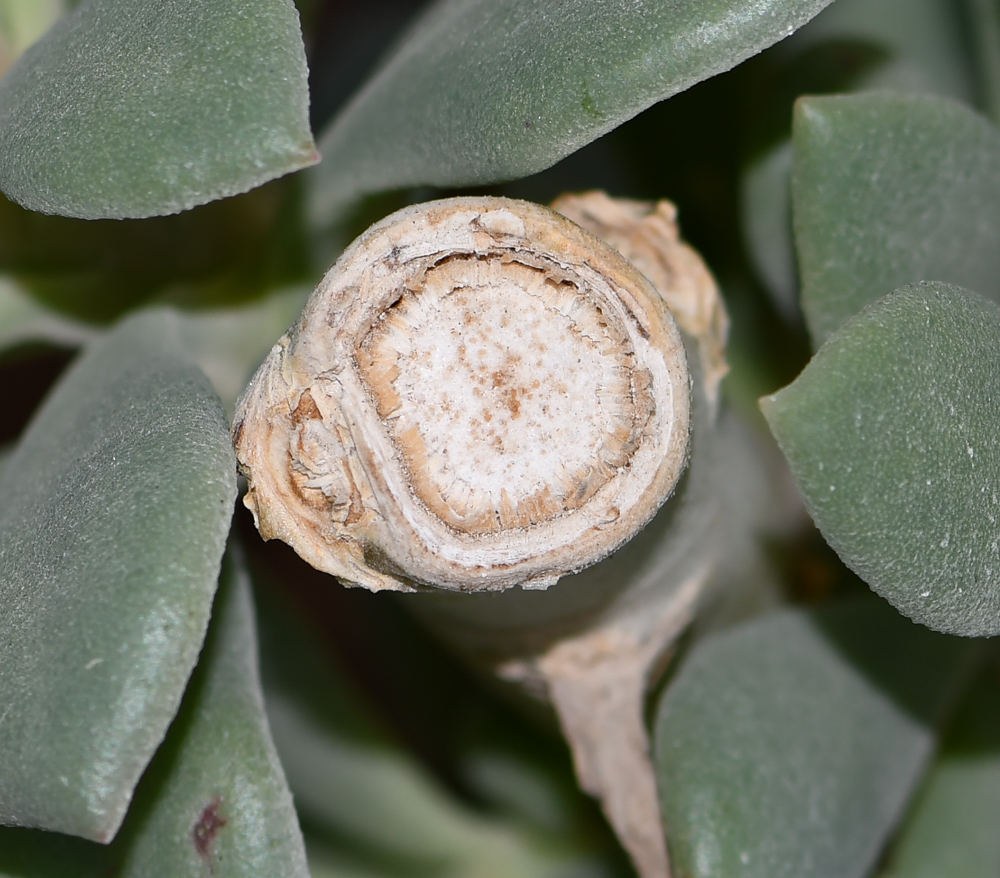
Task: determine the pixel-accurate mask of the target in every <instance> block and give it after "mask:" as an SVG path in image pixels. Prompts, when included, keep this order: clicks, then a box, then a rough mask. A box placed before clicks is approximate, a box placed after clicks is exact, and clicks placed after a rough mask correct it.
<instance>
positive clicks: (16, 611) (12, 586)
mask: <svg viewBox="0 0 1000 878" xmlns="http://www.w3.org/2000/svg"><path fill="white" fill-rule="evenodd" d="M235 495H236V473H235V460H234V456H233V452H232V447H231V445H230V441H229V432H228V428H227V425H226V422H225V418H224V417H223V414H222V409H221V406H220V404H219V400H218V397H217V396H216V395H215V393H214V392H213V391H212V388H211V386H210V385H209V383H208V380H207V379H206V378H205V376H204V375H203V374H202V373H201V372H200V370H198V369H197V367H195V366H194V365H192V364H191V363H190V362H189V361H188V359H187V357H186V356H185V355H184V353H183V350H182V348H181V343H180V340H179V330H178V325H177V320H176V317H175V316H174V315H172V314H169V313H165V312H153V313H146V314H143V315H141V316H138V317H136V318H133V319H131V320H129V321H127V322H126V323H124V324H122V325H121V326H120V327H119V328H118V329H116V330H115V331H114V332H112V333H111V334H109V335H108V336H107V337H106V338H104V339H102V340H100V341H99V342H98V343H96V344H94V345H93V346H92V347H91V348H90V349H89V350H88V351H87V352H86V353H85V354H84V355H83V357H81V359H80V360H79V361H78V362H77V363H76V364H75V365H74V366H73V368H72V369H71V370H70V372H69V373H68V374H67V375H66V376H65V378H64V379H63V380H62V381H61V382H60V383H59V385H58V386H57V387H56V389H55V390H54V392H53V393H52V394H51V395H50V396H49V398H48V399H47V401H46V403H45V405H44V406H43V408H42V410H41V411H40V413H39V414H38V415H37V416H36V417H35V419H34V420H33V422H32V424H31V425H30V426H29V428H28V429H27V431H26V433H25V435H24V436H23V438H22V440H21V442H20V444H19V446H18V448H17V449H16V451H15V452H14V454H13V455H12V456H11V457H10V459H9V460H8V462H7V465H6V466H5V467H4V470H3V477H2V479H0V497H2V498H3V503H2V505H0V705H2V708H0V729H2V733H0V822H3V823H6V824H14V825H23V826H37V827H42V828H46V829H54V830H58V831H61V832H67V833H71V834H75V835H81V836H84V837H86V838H92V839H96V840H101V841H107V840H108V839H110V838H111V837H112V836H113V835H114V833H115V831H116V830H117V828H118V826H119V824H120V822H121V820H122V817H123V815H124V814H125V810H126V808H127V807H128V803H129V800H130V799H131V796H132V790H133V788H134V787H135V784H136V781H137V780H138V779H139V776H140V774H141V773H142V771H143V770H144V769H145V767H146V765H147V763H148V762H149V759H150V757H151V756H152V754H153V751H154V750H155V749H156V747H157V746H158V745H159V743H160V741H161V740H162V739H163V735H164V733H165V732H166V729H167V726H168V724H169V723H170V721H171V719H172V718H173V716H174V713H175V712H176V710H177V705H178V704H179V702H180V699H181V694H182V692H183V690H184V686H185V684H186V682H187V679H188V676H189V675H190V673H191V669H192V667H193V666H194V664H195V661H196V660H197V656H198V650H199V649H200V647H201V643H202V638H203V637H204V633H205V628H206V626H207V624H208V617H209V610H210V606H211V602H212V596H213V594H214V593H215V585H216V580H217V577H218V571H219V563H220V559H221V557H222V552H223V548H224V545H225V540H226V534H227V531H228V529H229V520H230V516H231V514H232V505H233V502H234V499H235Z"/></svg>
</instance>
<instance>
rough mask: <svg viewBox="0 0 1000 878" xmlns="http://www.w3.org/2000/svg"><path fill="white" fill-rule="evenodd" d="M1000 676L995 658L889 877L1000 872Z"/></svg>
mask: <svg viewBox="0 0 1000 878" xmlns="http://www.w3.org/2000/svg"><path fill="white" fill-rule="evenodd" d="M998 813H1000V677H998V674H997V667H996V665H995V664H994V665H992V666H990V667H989V668H988V669H987V671H986V673H984V674H983V676H982V677H981V678H980V679H979V680H978V681H977V682H976V685H975V686H974V687H973V688H972V690H971V692H970V693H969V697H968V698H967V700H966V702H965V703H964V704H963V705H962V709H961V710H960V711H959V714H958V716H957V717H956V720H955V723H954V726H953V727H952V728H951V729H950V730H949V732H948V736H947V738H946V739H945V743H944V746H943V748H942V750H941V753H940V754H939V755H938V758H937V760H936V762H935V764H934V766H933V768H932V769H931V771H930V772H929V773H928V776H927V779H926V782H925V784H924V788H923V790H922V791H921V793H920V795H919V797H918V798H917V801H916V804H915V806H914V808H913V811H912V812H911V814H910V815H909V818H908V819H907V822H906V825H905V826H904V828H903V830H902V832H901V833H900V835H899V837H898V838H897V839H896V842H895V845H894V851H893V855H892V857H891V860H890V862H891V866H890V868H889V870H888V871H887V873H886V878H995V876H996V875H1000V836H998V835H997V831H996V815H997V814H998Z"/></svg>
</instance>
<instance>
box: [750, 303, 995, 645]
mask: <svg viewBox="0 0 1000 878" xmlns="http://www.w3.org/2000/svg"><path fill="white" fill-rule="evenodd" d="M998 350H1000V308H998V307H997V306H996V305H995V304H993V303H992V302H988V301H986V300H984V299H982V298H980V297H979V296H975V295H973V294H970V293H967V292H965V291H963V290H960V289H959V288H957V287H951V286H947V285H945V284H915V285H912V286H909V287H904V288H902V289H900V290H897V291H895V292H894V293H892V294H891V295H889V296H886V297H884V298H883V299H881V300H879V301H878V302H876V303H875V304H874V305H871V306H869V307H868V308H867V309H866V310H865V311H863V312H862V313H861V314H859V315H858V316H857V317H855V318H853V319H852V320H850V321H849V322H848V323H846V324H845V325H844V326H843V327H842V328H841V329H840V330H839V331H838V332H836V333H835V334H834V335H833V336H831V337H830V339H829V341H828V342H827V343H826V344H825V345H824V346H823V347H822V348H821V349H820V351H819V352H818V353H817V354H816V356H815V357H814V358H813V359H812V361H811V362H810V363H809V365H808V366H807V367H806V369H805V371H804V372H803V373H802V374H801V375H800V376H799V377H798V378H797V379H796V380H795V381H794V382H793V383H792V384H790V385H789V386H788V387H786V388H784V389H783V390H781V391H779V392H778V393H777V394H775V395H773V396H770V397H765V398H764V399H763V400H762V401H761V405H762V408H763V410H764V415H765V417H766V418H767V420H768V423H769V424H770V426H771V430H772V431H773V433H774V435H775V437H776V438H777V440H778V444H779V445H780V446H781V449H782V451H783V452H784V453H785V457H786V458H787V459H788V461H789V463H790V464H791V468H792V472H793V473H794V475H795V478H796V480H797V481H798V484H799V488H800V489H801V491H802V493H803V495H804V497H805V501H806V505H807V506H808V508H809V512H810V514H811V515H812V516H813V518H814V519H815V520H816V523H817V524H818V525H819V528H820V530H821V531H822V532H823V536H824V537H825V538H826V540H827V542H829V543H830V545H831V546H833V548H834V549H835V550H836V551H837V553H838V554H839V555H840V557H841V558H842V559H843V560H844V562H845V563H846V564H847V565H848V566H849V567H851V568H852V569H853V570H854V571H855V572H857V573H858V575H859V576H861V577H862V578H863V579H864V580H865V581H866V582H867V583H868V584H869V585H870V586H871V587H872V588H873V589H874V590H875V591H876V592H878V593H879V594H881V595H882V596H883V597H885V598H887V599H888V600H889V601H890V602H891V603H892V604H894V605H895V606H896V607H897V608H898V609H899V610H900V611H901V612H903V613H905V614H906V615H907V616H909V617H910V618H911V619H915V620H916V621H918V622H921V623H923V624H925V625H929V626H930V627H932V628H937V629H940V630H943V631H949V632H952V633H955V634H965V635H974V636H979V635H992V634H996V633H998V632H1000V529H998V519H1000V433H998V431H997V399H998V394H1000V359H998V358H997V351H998Z"/></svg>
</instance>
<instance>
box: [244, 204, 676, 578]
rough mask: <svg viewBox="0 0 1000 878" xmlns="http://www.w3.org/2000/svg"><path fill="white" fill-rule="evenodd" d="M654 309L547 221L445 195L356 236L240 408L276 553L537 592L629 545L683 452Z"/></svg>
mask: <svg viewBox="0 0 1000 878" xmlns="http://www.w3.org/2000/svg"><path fill="white" fill-rule="evenodd" d="M689 410H690V379H689V373H688V368H687V362H686V357H685V352H684V347H683V343H682V341H681V338H680V334H679V331H678V329H677V327H676V324H675V323H674V320H673V318H672V317H671V315H670V312H669V311H668V310H667V308H666V307H665V305H664V302H663V299H662V298H661V297H660V296H659V295H658V294H657V292H656V290H655V289H654V288H653V287H652V286H651V285H650V282H649V281H648V280H647V279H646V277H645V276H644V275H642V273H641V272H639V271H638V270H637V269H636V268H635V267H634V266H632V265H631V264H630V263H629V262H628V261H627V260H625V259H624V258H623V257H622V256H621V254H619V253H618V252H617V251H616V250H614V249H613V248H612V247H610V246H609V245H607V244H606V243H604V242H602V241H600V240H599V239H597V238H596V237H594V236H593V235H591V234H590V233H588V232H586V231H584V230H583V229H581V228H580V227H579V226H578V225H576V224H574V223H572V222H570V221H568V220H567V219H565V218H564V217H563V216H561V215H560V214H558V213H555V212H553V211H551V210H549V209H548V208H545V207H541V206H539V205H535V204H530V203H528V202H523V201H513V200H510V199H499V198H453V199H447V200H444V201H437V202H430V203H428V204H423V205H415V206H413V207H408V208H405V209H403V210H401V211H398V212H397V213H395V214H393V215H392V216H390V217H388V218H386V219H385V220H383V221H381V222H379V223H377V224H376V225H374V226H373V227H372V228H370V229H369V230H368V231H367V232H365V233H364V234H363V235H361V237H360V238H358V239H357V240H356V241H355V242H354V243H353V244H352V245H351V246H350V247H349V248H348V249H347V250H346V251H345V253H344V254H343V256H342V257H341V258H340V259H339V260H338V261H337V264H336V265H335V266H334V267H333V268H332V269H331V270H330V272H329V273H328V274H327V275H326V277H325V278H324V279H323V281H322V282H321V283H320V285H319V286H318V287H317V289H316V291H315V293H314V294H313V296H312V297H311V298H310V300H309V302H308V303H307V305H306V307H305V310H304V311H303V313H302V316H301V317H300V319H299V321H298V322H297V323H296V324H295V325H294V326H293V327H292V328H291V329H290V330H289V332H288V333H287V334H286V335H285V336H283V337H282V338H281V340H280V341H279V342H278V343H277V344H276V345H275V347H274V348H273V349H272V351H271V353H270V355H269V356H268V358H267V360H266V361H265V362H264V364H263V365H262V366H261V368H260V370H259V371H258V372H257V374H256V375H255V376H254V378H253V380H252V382H251V384H250V385H249V387H248V388H247V390H246V392H245V393H244V396H243V397H242V398H241V400H240V403H239V404H238V406H237V413H236V417H235V420H234V427H233V431H234V441H235V444H236V450H237V456H238V457H239V460H240V465H241V470H242V472H243V474H244V475H245V476H246V478H247V482H248V491H247V494H246V496H245V501H244V502H245V503H246V505H247V506H248V507H249V508H250V510H251V511H252V512H253V513H254V517H255V520H256V522H257V526H258V528H259V530H260V532H261V534H262V535H263V536H264V538H265V539H270V538H274V537H277V538H279V539H281V540H283V541H284V542H287V543H289V544H290V545H291V546H292V547H293V548H294V549H295V550H296V551H297V552H298V553H299V555H301V556H302V557H303V558H304V559H305V560H306V561H308V562H309V563H310V564H312V565H313V566H314V567H316V568H318V569H320V570H325V571H326V572H328V573H332V574H333V575H335V576H338V577H340V578H341V579H343V580H344V581H346V582H348V583H353V584H360V585H363V586H365V587H367V588H369V589H372V590H376V591H377V590H381V589H395V590H403V591H412V590H413V589H414V588H415V587H416V586H417V585H426V586H432V587H435V588H445V589H452V590H457V591H480V590H502V589H506V588H510V587H512V586H515V585H520V586H522V587H525V588H545V587H548V586H550V585H551V584H553V583H554V582H556V581H557V580H558V579H559V577H561V576H563V575H565V574H567V573H570V572H573V571H576V570H580V569H582V568H584V567H587V566H589V565H591V564H593V563H595V562H596V561H598V560H600V559H601V558H603V557H605V556H606V555H608V554H610V553H611V552H613V551H614V550H615V549H617V548H618V547H620V546H621V545H622V544H623V543H625V542H626V541H627V540H628V539H630V538H631V537H632V536H634V534H635V533H636V532H638V531H639V530H640V529H641V528H642V527H643V526H644V525H645V524H646V523H647V522H648V521H649V520H650V519H651V518H652V516H653V515H654V514H655V512H656V510H657V509H658V508H659V507H660V506H661V504H662V503H663V502H664V500H666V498H667V497H668V496H669V495H670V493H671V491H672V490H673V488H674V486H675V485H676V483H677V480H678V479H679V477H680V475H681V473H682V472H683V469H684V466H685V463H686V459H687V450H688V432H689Z"/></svg>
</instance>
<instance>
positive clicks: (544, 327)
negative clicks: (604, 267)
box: [357, 256, 652, 533]
mask: <svg viewBox="0 0 1000 878" xmlns="http://www.w3.org/2000/svg"><path fill="white" fill-rule="evenodd" d="M606 310H607V309H602V308H601V307H600V305H599V304H598V299H597V297H596V296H595V295H594V294H593V293H591V292H590V291H587V290H582V289H580V288H579V287H578V286H577V285H576V284H573V283H571V282H569V281H567V280H565V279H564V278H561V277H559V276H557V275H555V274H553V273H552V272H549V271H545V270H543V269H541V268H538V267H533V266H529V265H525V264H522V263H519V262H516V261H508V260H504V259H502V258H501V257H499V256H495V257H488V258H477V257H472V256H455V257H451V258H449V259H446V260H444V261H443V262H441V263H439V264H438V265H436V266H434V267H433V268H431V269H429V270H428V271H427V272H426V273H425V274H424V277H423V281H422V283H421V285H420V289H419V291H417V292H413V291H410V290H407V291H406V292H404V294H403V295H402V297H401V298H400V299H399V300H398V301H397V302H396V303H395V304H394V305H392V306H391V307H390V308H389V309H387V311H386V312H384V314H383V315H382V316H381V317H380V318H379V320H378V321H377V322H376V323H375V325H374V326H373V327H372V329H371V330H370V331H369V333H368V334H367V336H366V337H365V338H364V339H363V340H362V342H361V344H360V346H359V348H358V351H357V360H358V364H359V366H360V369H361V374H362V376H363V378H364V380H365V382H366V384H367V385H368V387H369V389H370V390H371V392H372V395H373V397H374V400H375V403H376V406H377V408H378V412H379V416H380V417H381V418H382V420H383V422H384V423H385V424H386V427H387V429H388V431H389V435H390V437H391V439H392V441H393V444H394V445H395V447H396V449H397V452H398V454H399V457H400V459H401V462H402V464H403V466H404V467H405V468H406V470H407V471H408V474H409V476H410V481H411V484H412V485H413V489H414V493H415V494H416V496H417V497H418V499H419V500H420V501H421V502H422V503H423V504H424V505H425V506H426V507H427V508H428V509H429V510H430V511H431V512H433V513H434V514H435V515H436V516H437V517H438V518H440V519H441V520H442V521H443V522H445V523H446V524H447V525H449V526H450V527H452V528H454V529H456V530H459V531H462V532H466V533H489V532H494V531H498V530H501V529H508V528H515V527H526V526H529V525H532V524H536V523H540V522H543V521H547V520H549V519H551V518H553V517H557V516H559V515H561V514H563V513H565V512H567V511H569V510H572V509H576V508H579V507H580V506H581V505H583V504H584V503H585V502H586V501H587V500H588V499H589V498H590V497H592V496H593V495H594V493H595V492H596V491H598V490H599V489H600V488H601V486H602V485H604V484H605V483H606V482H607V481H608V480H609V479H611V478H613V477H614V476H615V475H616V474H617V472H618V471H619V469H620V468H621V467H622V466H624V465H625V464H627V462H628V459H629V457H630V456H631V454H632V452H633V451H634V449H635V446H636V444H637V443H638V436H639V434H640V431H641V430H642V428H643V426H644V425H645V423H646V421H647V420H648V418H649V416H650V413H651V409H652V403H651V400H650V399H649V396H648V393H646V392H645V387H647V386H648V381H647V380H644V378H647V377H648V376H645V373H643V372H641V371H640V372H639V373H637V372H636V366H635V358H634V353H633V350H632V347H631V344H630V342H629V338H628V335H627V334H626V333H625V332H624V330H623V328H622V327H621V326H620V325H619V324H618V321H617V320H616V319H614V318H613V317H612V316H611V315H610V314H608V313H606Z"/></svg>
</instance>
